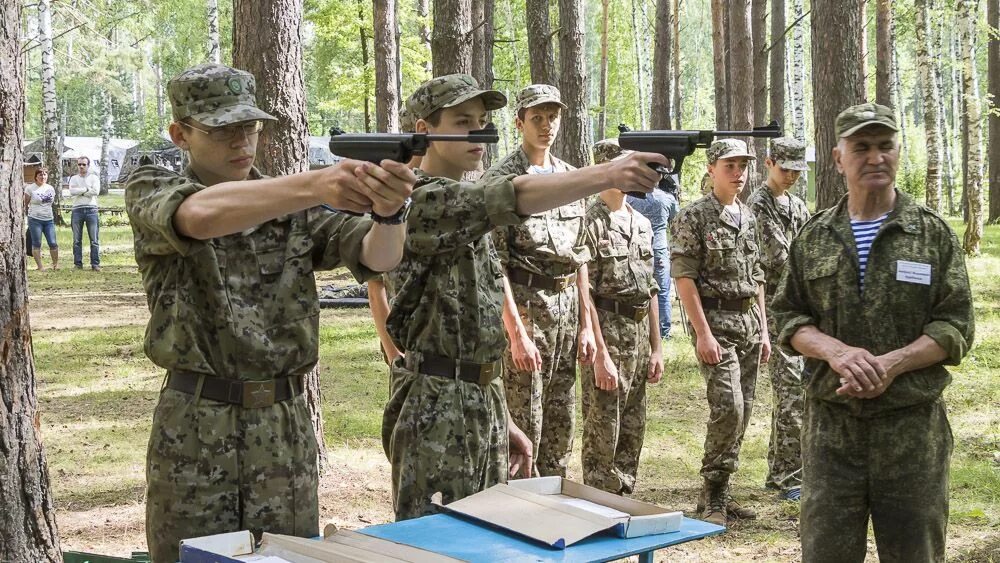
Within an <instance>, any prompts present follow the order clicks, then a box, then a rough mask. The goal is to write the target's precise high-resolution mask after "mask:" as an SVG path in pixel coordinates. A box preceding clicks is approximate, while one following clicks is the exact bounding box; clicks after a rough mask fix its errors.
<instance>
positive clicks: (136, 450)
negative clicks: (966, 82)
mask: <svg viewBox="0 0 1000 563" xmlns="http://www.w3.org/2000/svg"><path fill="white" fill-rule="evenodd" d="M953 226H955V227H956V228H957V229H960V228H961V225H960V224H956V223H953ZM59 238H60V240H61V241H63V248H64V249H65V250H64V252H66V253H68V252H69V249H70V244H69V243H70V241H71V237H70V235H69V229H60V231H59ZM101 238H102V245H103V247H104V249H105V251H104V252H103V253H102V258H101V260H102V265H103V266H104V268H103V271H102V272H99V273H94V272H90V271H89V270H84V271H74V270H72V263H71V260H67V258H68V256H66V255H64V260H65V261H64V263H63V265H64V267H63V269H62V270H60V271H57V272H51V271H46V272H36V271H34V270H33V266H32V270H30V271H29V273H28V278H29V290H30V292H31V295H32V297H31V311H32V323H33V342H34V351H35V362H36V375H37V379H38V396H39V410H40V415H41V422H42V431H43V436H44V444H45V448H46V453H47V456H48V461H49V470H50V477H51V481H52V490H53V492H54V495H55V500H56V504H57V507H58V511H59V512H58V518H59V523H60V529H61V531H62V539H63V545H64V548H75V549H84V548H88V549H92V550H97V551H103V552H106V553H114V552H117V553H119V554H127V553H128V552H130V551H131V550H132V549H141V548H142V547H143V545H144V538H143V535H142V508H141V507H142V502H143V496H144V458H145V449H146V442H147V439H148V433H149V421H150V419H151V416H152V410H153V407H154V405H155V401H156V396H157V393H158V390H159V387H160V385H161V383H162V373H161V371H160V370H159V369H158V368H156V367H155V366H153V365H152V364H151V363H150V362H149V361H148V360H147V359H146V357H145V355H144V354H143V349H142V341H143V331H144V325H145V321H146V315H147V313H146V309H145V301H144V299H143V298H142V297H141V296H137V295H136V294H140V293H141V291H142V289H141V283H140V279H139V275H138V273H137V271H136V266H135V264H134V260H133V256H132V247H131V232H130V230H129V229H128V227H127V226H121V225H118V226H116V225H109V226H106V227H104V228H102V231H101ZM67 264H69V266H70V267H69V268H68V269H67V268H66V265H67ZM968 268H969V272H970V276H971V278H972V281H973V290H974V294H975V300H976V314H977V319H976V321H977V323H976V324H977V330H976V343H975V347H974V348H973V350H972V352H971V353H970V354H969V356H968V358H966V360H965V362H963V364H962V365H961V366H959V367H958V368H955V369H953V370H952V373H953V376H954V381H953V383H952V384H951V386H949V388H948V389H947V391H946V399H947V403H948V408H949V413H950V418H951V424H952V428H953V432H954V436H955V452H954V456H953V458H952V468H951V469H952V470H951V490H952V497H951V525H950V528H949V558H950V559H952V560H957V561H1000V385H998V383H997V380H996V373H997V369H998V368H1000V276H997V274H996V273H997V272H1000V227H996V226H994V227H989V228H987V230H986V238H985V239H984V242H983V253H982V255H981V256H979V257H976V258H973V259H970V260H969V261H968ZM333 277H336V274H332V275H330V274H328V275H325V276H324V279H332V278H333ZM81 294H84V295H83V296H81ZM88 294H89V295H88ZM125 295H131V296H133V297H132V298H130V300H129V299H125V298H123V297H122V296H125ZM80 299H83V300H85V301H92V302H96V303H97V304H98V305H99V306H100V307H103V308H99V309H96V310H86V311H83V312H81V311H80V308H79V307H80V304H79V300H80ZM676 318H677V317H676V316H675V320H676ZM94 321H96V322H97V325H96V326H95V325H93V324H91V323H92V322H94ZM675 328H676V330H675V334H677V337H676V338H674V339H673V340H671V341H669V342H668V343H667V345H666V348H665V363H666V366H665V368H666V369H665V374H666V375H665V377H664V380H663V381H662V382H661V383H660V384H659V385H657V386H655V387H651V388H650V389H649V409H648V427H647V434H646V441H645V447H644V450H643V458H642V464H641V467H640V475H639V489H638V490H637V492H636V496H637V497H638V498H641V499H644V500H648V501H651V502H656V503H659V504H662V505H663V506H667V507H671V508H675V509H679V510H684V511H685V512H687V513H688V515H691V513H692V512H693V510H694V504H695V499H696V494H697V490H698V487H699V480H698V469H699V465H700V459H701V449H702V442H703V440H704V435H705V420H706V416H707V406H706V404H705V400H704V382H703V381H702V379H701V376H700V375H699V373H698V370H697V365H696V363H695V361H694V355H693V350H692V347H691V344H690V341H689V340H688V339H687V338H686V337H685V336H684V335H683V332H682V331H681V330H680V328H679V327H675ZM320 358H321V360H320V363H321V370H322V372H321V373H322V387H323V394H324V401H323V407H322V408H323V417H324V421H325V438H326V442H327V446H328V448H329V450H330V455H331V459H332V460H333V463H332V465H331V467H330V470H329V473H328V475H327V476H326V477H325V478H324V480H323V483H322V484H321V506H322V512H323V516H324V518H332V519H334V520H336V521H337V522H338V524H342V525H348V526H353V527H359V526H363V525H366V524H367V523H378V522H383V521H386V520H387V519H388V518H390V505H389V499H388V489H389V485H388V466H387V464H386V462H385V459H384V455H383V454H382V451H381V441H380V426H381V416H382V406H383V405H384V404H385V402H386V401H387V399H388V381H387V371H386V368H385V366H384V364H382V360H381V356H380V354H379V351H378V343H377V339H376V337H375V331H374V328H373V327H372V325H371V322H370V319H369V317H368V314H367V311H364V310H362V311H356V310H348V311H330V310H324V312H323V315H322V320H321V347H320ZM757 396H758V402H757V405H756V407H755V409H754V416H753V419H752V420H751V423H750V428H749V429H748V433H747V439H746V442H745V445H744V448H743V453H742V455H741V468H740V471H739V473H738V474H737V475H736V477H735V485H736V492H737V494H738V495H740V496H741V497H743V498H745V499H747V500H748V501H749V503H750V504H751V505H752V506H754V507H755V508H757V509H758V511H759V512H760V513H761V517H760V518H759V519H758V520H756V521H752V522H746V523H740V524H738V525H736V526H734V527H733V528H731V529H730V531H729V532H728V533H727V534H725V535H723V536H721V537H719V538H716V539H713V540H709V541H704V542H695V543H693V544H686V545H683V546H678V547H676V548H673V549H671V550H667V551H664V552H663V556H667V555H669V557H670V558H671V560H680V561H703V560H713V559H715V560H743V559H751V558H753V559H758V560H769V561H789V560H796V559H797V558H798V547H797V545H798V539H797V517H798V505H796V504H794V503H780V502H777V501H776V500H774V497H773V495H772V494H771V493H768V492H765V491H764V489H763V488H762V486H761V485H762V483H763V480H764V476H765V473H766V470H767V464H766V453H767V439H768V432H769V428H770V417H769V416H768V414H769V412H770V386H769V383H768V381H767V378H766V376H762V377H760V379H759V381H758V393H757ZM578 426H579V425H578ZM570 473H571V476H572V477H576V478H579V477H580V475H581V472H580V465H579V436H578V439H577V447H576V452H575V455H574V458H573V461H572V466H571V472H570ZM122 519H124V520H126V522H125V523H124V524H123V523H121V522H120V520H122ZM95 538H96V539H95Z"/></svg>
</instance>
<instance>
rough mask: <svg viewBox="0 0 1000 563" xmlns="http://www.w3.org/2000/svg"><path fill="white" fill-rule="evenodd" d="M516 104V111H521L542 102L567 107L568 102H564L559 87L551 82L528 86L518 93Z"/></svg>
mask: <svg viewBox="0 0 1000 563" xmlns="http://www.w3.org/2000/svg"><path fill="white" fill-rule="evenodd" d="M514 104H515V105H514V111H521V110H522V109H525V108H530V107H535V106H538V105H541V104H556V105H558V106H559V107H561V108H563V109H566V104H564V103H562V99H561V97H560V94H559V88H556V87H555V86H551V85H549V84H532V85H530V86H528V87H526V88H525V89H524V90H521V91H520V92H518V93H517V96H516V97H515V98H514Z"/></svg>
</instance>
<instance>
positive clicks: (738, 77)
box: [729, 0, 760, 200]
mask: <svg viewBox="0 0 1000 563" xmlns="http://www.w3.org/2000/svg"><path fill="white" fill-rule="evenodd" d="M729 15H730V20H729V21H730V27H729V30H730V33H731V34H730V36H729V46H730V48H731V49H732V55H731V56H732V63H731V64H732V67H731V72H730V75H729V76H730V80H731V82H730V84H729V87H730V90H731V91H732V92H731V93H732V99H733V106H732V108H731V111H732V113H731V115H730V126H732V128H733V129H735V130H738V131H743V130H750V129H753V127H754V105H755V104H754V78H755V77H756V73H755V72H754V68H755V67H754V44H753V37H752V36H751V33H752V25H751V22H750V0H730V4H729ZM737 85H739V87H737ZM744 141H746V142H747V148H748V149H749V151H750V152H751V153H755V152H756V150H755V146H754V142H753V139H751V138H745V139H744ZM759 180H760V178H759V176H758V175H757V174H754V173H753V172H751V173H750V174H749V175H748V177H747V185H746V187H745V188H744V190H743V191H742V192H740V199H743V200H746V198H747V197H749V196H750V194H751V193H752V192H753V190H754V188H756V187H757V184H758V182H759Z"/></svg>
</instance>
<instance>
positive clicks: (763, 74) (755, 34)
mask: <svg viewBox="0 0 1000 563" xmlns="http://www.w3.org/2000/svg"><path fill="white" fill-rule="evenodd" d="M750 36H751V48H752V49H753V93H752V95H753V119H754V123H751V124H750V127H751V128H753V126H754V125H758V124H759V125H766V123H765V118H766V116H767V71H768V68H767V57H768V54H769V53H768V51H767V0H752V1H751V3H750ZM757 122H759V123H757ZM753 144H754V148H755V152H756V154H758V155H760V156H761V157H760V158H758V159H757V160H756V161H755V163H754V164H755V166H756V168H757V177H756V180H759V179H760V178H761V177H762V176H763V175H764V173H765V172H766V170H767V169H766V168H765V167H764V155H766V154H767V139H754V140H753ZM744 191H746V190H744Z"/></svg>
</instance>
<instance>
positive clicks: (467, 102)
mask: <svg viewBox="0 0 1000 563" xmlns="http://www.w3.org/2000/svg"><path fill="white" fill-rule="evenodd" d="M506 102H507V100H506V98H504V96H503V94H501V93H500V92H497V91H495V90H480V89H479V86H478V84H477V83H476V81H475V79H474V78H472V77H471V76H468V75H464V74H452V75H448V76H440V77H437V78H433V79H431V80H428V81H427V82H424V83H423V84H422V85H421V86H420V87H419V88H417V91H416V92H414V94H413V95H412V96H411V97H410V99H409V101H408V106H409V110H410V112H411V114H412V115H413V117H414V118H415V119H416V129H417V131H418V132H422V131H428V132H433V133H440V134H457V135H462V134H468V133H469V132H470V131H474V130H477V129H480V128H482V127H483V126H484V125H486V112H487V111H488V110H493V109H498V108H501V107H503V106H504V105H505V104H506ZM484 150H485V149H484V147H483V145H481V144H471V143H461V142H446V143H432V144H431V145H430V147H429V148H428V150H427V154H426V155H425V156H424V159H423V162H422V163H421V168H420V170H418V172H417V175H418V182H417V188H416V189H415V190H414V192H413V205H412V208H411V211H410V215H409V219H408V220H407V241H406V247H405V251H404V255H403V260H402V262H401V264H400V266H399V267H398V268H396V269H395V270H394V271H393V272H392V274H391V278H392V280H393V282H394V283H393V284H394V285H395V287H396V296H395V298H394V299H393V303H392V312H390V313H389V318H388V320H387V328H388V331H389V335H390V336H391V337H392V339H393V342H394V343H395V345H396V347H397V348H398V349H400V350H402V351H403V354H404V355H403V357H402V358H400V359H397V360H396V362H395V363H394V364H393V367H392V377H391V382H390V398H389V403H388V404H387V405H386V408H385V413H384V416H383V419H382V445H383V447H384V449H385V453H386V455H387V457H388V458H389V462H390V463H391V465H392V495H393V507H394V509H395V512H396V518H397V519H398V520H403V519H407V518H414V517H417V516H422V515H424V514H428V513H430V512H431V511H433V504H432V501H431V497H432V496H434V495H435V494H436V493H441V501H442V502H444V503H445V504H447V503H449V502H452V501H454V500H457V499H460V498H463V497H465V496H468V495H470V494H473V493H476V492H479V491H481V490H483V489H485V488H487V487H490V486H492V485H494V484H496V483H500V482H504V481H506V479H507V475H508V442H509V446H510V450H509V453H510V463H509V472H510V474H511V475H513V474H515V473H516V472H517V471H518V470H519V469H521V470H523V471H524V473H526V474H530V469H531V455H532V446H531V441H530V440H529V439H528V438H527V437H526V436H525V435H524V434H523V433H522V432H521V431H520V430H519V429H518V428H517V426H516V425H515V424H513V423H511V422H510V420H509V415H508V413H507V406H506V401H505V400H504V390H503V382H502V381H501V379H500V376H501V368H500V357H501V356H502V355H503V351H504V350H505V349H506V348H507V342H506V339H505V338H504V332H503V329H502V325H501V322H502V321H501V311H502V308H503V283H502V279H503V273H502V272H501V270H500V263H499V260H498V258H497V253H496V249H495V248H494V247H493V243H492V238H491V237H490V236H488V235H489V233H490V232H491V231H493V230H494V229H495V228H496V227H498V226H502V225H514V224H518V223H520V222H521V221H523V220H524V218H525V217H526V216H529V215H533V214H536V213H541V212H543V211H546V210H548V209H553V208H555V207H559V206H560V205H566V204H567V203H570V202H572V201H575V200H578V199H581V198H583V197H586V196H589V195H592V194H595V193H597V192H599V191H601V190H602V189H605V188H608V187H610V186H612V185H620V186H623V187H625V188H626V189H630V190H635V191H645V192H648V191H650V190H651V189H652V188H653V186H654V185H655V184H656V181H657V179H658V175H657V174H656V173H655V172H654V171H653V170H651V169H650V168H649V166H648V164H649V163H651V162H655V163H659V164H664V165H665V164H666V159H664V158H663V157H662V156H660V155H657V154H644V153H643V154H636V155H634V156H633V157H631V158H628V159H625V160H622V161H619V162H616V163H612V164H605V165H602V166H597V167H588V168H586V169H583V170H574V171H571V172H565V173H563V174H533V175H524V176H517V177H515V176H513V175H508V176H501V177H494V178H491V179H487V180H481V181H478V182H475V183H467V182H460V181H459V179H460V178H461V177H462V174H463V173H465V172H466V171H470V170H475V169H476V168H477V167H478V166H479V165H480V162H481V159H482V155H483V152H484Z"/></svg>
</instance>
